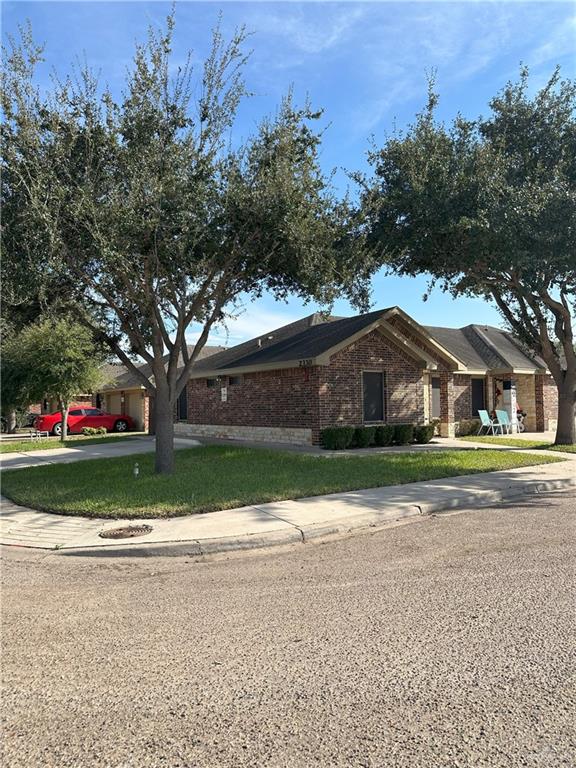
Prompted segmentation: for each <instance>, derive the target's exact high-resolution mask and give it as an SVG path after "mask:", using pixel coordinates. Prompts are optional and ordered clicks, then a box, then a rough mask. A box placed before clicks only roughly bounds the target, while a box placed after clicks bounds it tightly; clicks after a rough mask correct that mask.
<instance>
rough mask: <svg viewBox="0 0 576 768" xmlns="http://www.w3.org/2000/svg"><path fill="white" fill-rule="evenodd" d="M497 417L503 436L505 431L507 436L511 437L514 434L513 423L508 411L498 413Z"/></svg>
mask: <svg viewBox="0 0 576 768" xmlns="http://www.w3.org/2000/svg"><path fill="white" fill-rule="evenodd" d="M496 417H497V419H498V423H499V424H500V427H501V429H502V434H504V430H506V434H508V435H509V434H510V433H511V432H512V422H511V421H510V417H509V416H508V411H496Z"/></svg>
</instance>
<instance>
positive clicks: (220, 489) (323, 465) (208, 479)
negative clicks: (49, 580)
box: [3, 445, 562, 518]
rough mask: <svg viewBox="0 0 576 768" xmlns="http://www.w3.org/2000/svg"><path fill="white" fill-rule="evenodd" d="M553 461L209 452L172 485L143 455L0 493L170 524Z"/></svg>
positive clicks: (39, 476)
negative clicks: (188, 518) (192, 516)
mask: <svg viewBox="0 0 576 768" xmlns="http://www.w3.org/2000/svg"><path fill="white" fill-rule="evenodd" d="M135 461H137V462H138V464H139V467H140V476H139V477H138V478H137V479H135V478H134V477H133V468H134V463H135ZM556 461H562V459H560V458H558V457H556V456H545V455H541V456H535V455H530V454H525V453H524V454H523V453H517V452H516V451H514V452H512V451H495V450H483V449H481V450H478V451H471V450H461V451H459V450H447V451H430V452H427V453H424V452H423V453H404V454H400V453H398V454H389V455H383V454H376V455H374V456H357V457H356V456H341V457H340V456H338V457H322V456H313V455H309V454H298V453H288V452H281V451H275V450H263V449H255V448H242V447H232V446H216V445H210V446H203V447H199V448H189V449H184V450H179V451H177V453H176V471H175V472H174V474H173V475H171V476H169V477H166V476H156V475H154V473H153V465H154V455H153V454H143V455H139V456H123V457H121V458H114V459H96V460H89V461H81V462H77V463H74V464H54V465H50V466H41V467H31V468H29V469H15V470H10V471H6V472H5V473H3V493H4V494H5V495H6V496H8V498H10V499H12V500H13V501H14V502H16V503H17V504H22V505H25V506H29V507H32V508H34V509H41V510H46V511H49V512H60V513H64V514H70V515H84V516H88V517H103V518H138V517H140V518H146V517H171V516H175V515H187V514H192V513H198V512H211V511H214V510H218V509H230V508H232V507H241V506H244V505H248V504H256V503H263V502H267V501H279V500H281V499H294V498H301V497H304V496H317V495H321V494H325V493H337V492H339V491H351V490H356V489H359V488H375V487H379V486H386V485H397V484H403V483H413V482H417V481H419V480H435V479H438V478H442V477H454V476H456V475H468V474H475V473H478V472H493V471H495V470H501V469H512V468H513V467H527V466H531V465H534V464H547V463H551V462H556Z"/></svg>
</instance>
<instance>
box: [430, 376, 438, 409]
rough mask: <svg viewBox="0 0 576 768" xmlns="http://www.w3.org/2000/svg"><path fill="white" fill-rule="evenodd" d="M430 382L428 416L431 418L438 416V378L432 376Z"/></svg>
mask: <svg viewBox="0 0 576 768" xmlns="http://www.w3.org/2000/svg"><path fill="white" fill-rule="evenodd" d="M430 383H431V385H432V391H431V396H430V416H431V417H432V418H433V419H439V418H440V379H439V378H437V377H436V376H434V377H433V378H432V379H431V380H430Z"/></svg>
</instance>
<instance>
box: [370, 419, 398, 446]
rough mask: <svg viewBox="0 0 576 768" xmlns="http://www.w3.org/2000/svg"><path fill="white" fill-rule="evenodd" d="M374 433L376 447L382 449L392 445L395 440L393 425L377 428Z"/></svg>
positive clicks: (383, 425)
mask: <svg viewBox="0 0 576 768" xmlns="http://www.w3.org/2000/svg"><path fill="white" fill-rule="evenodd" d="M374 431H375V434H374V442H375V443H376V445H379V446H381V447H384V446H386V445H392V440H394V427H393V426H392V424H382V425H381V426H378V427H376V429H375V430H374Z"/></svg>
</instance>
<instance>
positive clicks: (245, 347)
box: [103, 308, 546, 390]
mask: <svg viewBox="0 0 576 768" xmlns="http://www.w3.org/2000/svg"><path fill="white" fill-rule="evenodd" d="M390 309H393V308H388V309H379V310H376V311H374V312H368V313H367V314H364V315H356V316H355V317H333V316H327V315H324V314H321V313H319V312H316V313H314V314H312V315H308V316H307V317H303V318H302V319H301V320H297V321H296V322H294V323H289V324H288V325H284V326H282V327H281V328H277V329H275V330H274V331H270V332H269V333H264V334H262V335H261V336H259V337H256V338H254V339H250V340H249V341H245V342H242V343H241V344H237V345H235V346H233V347H230V348H228V349H226V348H223V347H212V346H206V347H204V348H203V349H202V351H201V352H200V355H199V357H198V359H197V360H196V362H195V363H194V366H193V368H192V370H193V372H194V374H196V375H202V373H203V372H205V375H210V374H211V373H214V374H215V373H217V372H218V371H224V370H228V369H237V368H247V367H250V368H253V369H256V370H257V369H258V367H259V366H262V367H268V366H270V365H273V364H274V363H278V364H282V363H290V362H292V361H294V362H295V361H297V360H308V359H313V358H315V357H318V356H319V355H322V354H323V353H325V352H327V351H328V350H330V349H332V348H333V347H335V346H337V345H338V344H340V343H341V342H344V341H346V339H349V338H350V337H352V336H354V334H356V333H358V332H359V331H362V330H364V329H365V328H367V327H368V326H370V325H371V324H372V323H374V322H375V321H376V320H378V319H379V318H380V317H382V316H384V315H385V314H386V313H388V312H389V311H390ZM424 327H425V329H426V331H427V332H428V333H429V334H430V336H432V338H433V339H435V340H436V341H437V342H438V343H439V344H440V345H441V346H442V347H444V348H445V349H446V350H447V351H448V352H450V353H451V354H452V355H453V356H454V357H456V358H457V359H458V360H460V361H461V362H462V363H464V365H465V366H466V367H467V368H469V369H470V370H475V371H486V370H490V369H496V370H498V369H504V370H506V369H518V368H521V369H522V368H528V369H534V368H545V367H546V366H545V364H544V363H543V361H542V360H540V359H539V358H538V357H537V356H536V355H529V354H528V353H527V352H526V351H525V350H523V348H522V347H521V345H520V343H519V342H518V341H517V340H516V339H515V338H514V337H513V336H512V334H510V333H508V332H507V331H503V330H501V329H500V328H494V327H493V326H482V325H467V326H465V327H464V328H445V327H440V326H424ZM192 349H193V346H191V347H190V350H192ZM140 369H141V370H142V371H143V372H144V373H145V375H146V376H150V375H151V370H150V366H149V365H148V364H142V365H141V366H140ZM106 373H107V374H108V375H109V378H110V380H111V383H110V384H108V385H106V386H105V387H103V390H112V389H128V388H130V387H138V386H140V380H139V379H138V377H137V376H136V374H134V373H133V372H132V371H129V370H127V369H126V368H125V367H124V366H123V365H114V364H110V365H107V366H106Z"/></svg>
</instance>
